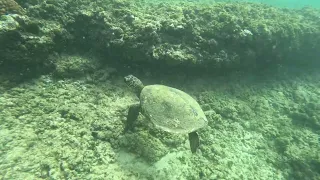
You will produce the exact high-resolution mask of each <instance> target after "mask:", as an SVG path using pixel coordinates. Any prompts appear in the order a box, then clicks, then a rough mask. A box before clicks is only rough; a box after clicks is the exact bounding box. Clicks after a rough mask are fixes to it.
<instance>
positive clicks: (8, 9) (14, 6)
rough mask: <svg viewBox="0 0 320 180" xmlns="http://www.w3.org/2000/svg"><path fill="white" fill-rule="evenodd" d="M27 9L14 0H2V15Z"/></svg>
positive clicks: (0, 11)
mask: <svg viewBox="0 0 320 180" xmlns="http://www.w3.org/2000/svg"><path fill="white" fill-rule="evenodd" d="M24 12H25V10H24V9H23V8H22V7H21V6H20V5H19V4H18V3H16V2H15V1H14V0H0V15H3V14H11V13H13V14H23V13H24Z"/></svg>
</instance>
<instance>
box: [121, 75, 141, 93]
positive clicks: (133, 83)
mask: <svg viewBox="0 0 320 180" xmlns="http://www.w3.org/2000/svg"><path fill="white" fill-rule="evenodd" d="M124 82H125V83H126V84H127V85H128V86H129V87H130V88H131V89H133V90H134V92H135V93H136V94H137V96H138V97H139V96H140V93H141V91H142V89H143V88H144V85H143V83H142V82H141V81H140V79H138V78H137V77H135V76H133V75H131V74H130V75H128V76H126V77H124Z"/></svg>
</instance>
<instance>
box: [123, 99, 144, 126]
mask: <svg viewBox="0 0 320 180" xmlns="http://www.w3.org/2000/svg"><path fill="white" fill-rule="evenodd" d="M140 109H141V108H140V104H134V105H132V106H130V108H129V111H128V115H127V122H126V127H125V128H124V131H125V132H127V131H133V128H134V122H135V121H136V120H137V118H138V116H139V112H140Z"/></svg>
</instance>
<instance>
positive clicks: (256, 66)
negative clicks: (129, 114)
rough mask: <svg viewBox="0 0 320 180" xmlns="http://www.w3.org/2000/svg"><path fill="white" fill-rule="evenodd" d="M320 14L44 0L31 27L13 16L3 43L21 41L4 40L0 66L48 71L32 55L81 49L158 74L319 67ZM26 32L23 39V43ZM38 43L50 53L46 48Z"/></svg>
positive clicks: (32, 13) (31, 11) (31, 14)
mask: <svg viewBox="0 0 320 180" xmlns="http://www.w3.org/2000/svg"><path fill="white" fill-rule="evenodd" d="M319 14H320V13H319V11H318V10H316V9H312V8H309V9H305V10H287V9H279V8H275V7H272V6H267V5H262V4H254V3H214V4H207V3H203V4H201V3H192V2H184V3H182V2H179V1H177V2H176V1H174V2H172V3H166V2H158V3H157V2H149V3H145V2H144V3H141V1H135V2H132V1H127V0H123V1H120V0H119V1H110V0H99V1H95V2H90V1H87V0H79V1H69V0H67V1H62V0H57V1H43V2H39V3H38V4H35V5H30V6H29V7H28V9H27V15H28V18H27V19H29V21H28V23H26V22H24V21H20V20H17V19H16V18H15V19H16V21H17V22H18V23H19V28H17V29H16V30H11V31H8V32H6V33H2V34H0V41H1V39H6V38H5V37H8V36H12V34H14V35H15V36H14V38H10V42H9V41H4V40H2V41H1V44H2V46H3V47H1V49H3V52H1V56H2V57H1V60H2V61H3V63H8V64H10V62H14V63H18V64H23V65H24V66H29V67H30V66H33V65H34V64H41V66H42V67H46V66H48V65H49V66H50V62H48V61H47V58H41V60H40V59H39V58H37V57H36V56H33V55H36V54H42V52H46V53H45V54H52V53H54V52H58V53H62V52H64V51H68V52H70V51H73V52H74V51H80V52H83V53H85V52H95V53H96V54H97V55H99V56H104V58H105V59H106V60H107V61H114V59H117V61H116V62H117V63H122V64H127V65H129V66H133V65H137V64H138V65H143V64H146V63H147V64H151V65H155V67H156V68H155V69H153V70H154V71H155V70H159V69H161V68H159V67H163V68H166V67H192V68H201V72H204V71H203V70H205V71H207V72H224V71H225V70H228V69H237V70H246V71H247V70H260V69H263V68H268V67H270V66H271V67H274V66H279V65H280V66H281V65H293V64H300V65H313V64H317V63H319V62H318V61H317V59H316V57H318V56H319V51H317V49H319V47H320V45H319V37H320V32H319V29H320V27H319V23H318V18H317V17H318V16H319ZM20 19H21V18H20ZM30 23H31V24H33V25H32V28H31V27H30V26H29V24H30ZM48 28H50V29H48ZM1 29H3V27H0V32H1V31H2V30H1ZM30 30H31V31H30ZM21 33H22V34H25V36H22V37H19V34H21ZM30 35H32V37H35V38H33V39H32V41H31V40H30V38H27V39H26V37H30ZM40 42H45V44H46V46H47V47H51V48H46V49H44V48H42V47H43V46H42V44H43V43H40ZM24 43H31V44H30V45H25V44H24ZM32 43H35V44H34V45H33V44H32ZM4 44H6V45H4ZM10 44H18V47H20V46H22V47H26V48H27V49H28V51H23V50H21V49H16V48H14V49H16V50H15V52H16V53H12V50H11V49H12V48H13V45H10ZM20 44H21V45H20ZM14 47H17V46H14ZM29 48H30V49H29ZM29 50H30V51H31V52H35V53H28V52H29ZM12 54H24V56H23V57H21V56H17V57H12ZM305 57H307V58H305ZM25 59H28V60H25ZM302 59H308V60H302ZM33 60H34V61H33ZM159 65H160V66H159ZM150 67H151V66H146V68H150ZM47 69H48V68H47ZM49 69H50V68H49ZM184 69H186V70H187V71H188V69H187V68H184ZM159 71H160V70H159ZM193 72H196V70H195V69H193Z"/></svg>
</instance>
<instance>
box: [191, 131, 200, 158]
mask: <svg viewBox="0 0 320 180" xmlns="http://www.w3.org/2000/svg"><path fill="white" fill-rule="evenodd" d="M189 143H190V148H191V152H192V153H196V152H197V149H198V148H199V145H200V139H199V135H198V133H197V132H196V131H193V132H191V133H189Z"/></svg>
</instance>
